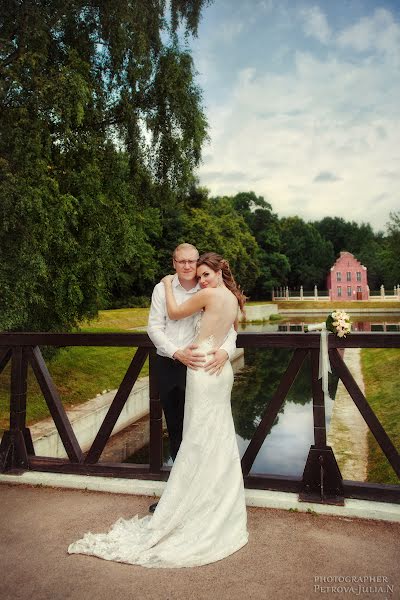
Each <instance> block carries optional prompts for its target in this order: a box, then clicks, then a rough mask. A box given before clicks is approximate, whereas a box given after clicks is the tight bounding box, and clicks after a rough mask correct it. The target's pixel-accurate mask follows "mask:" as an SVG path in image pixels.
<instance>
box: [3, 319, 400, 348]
mask: <svg viewBox="0 0 400 600" xmlns="http://www.w3.org/2000/svg"><path fill="white" fill-rule="evenodd" d="M316 320H318V319H316ZM328 342H329V347H330V348H400V333H399V332H396V331H390V332H389V331H388V332H382V331H373V332H357V333H355V332H354V333H351V334H350V335H349V336H348V337H346V338H339V337H336V336H334V335H330V336H329V337H328ZM319 343H320V336H319V333H317V332H312V333H303V332H301V331H298V332H297V331H291V332H287V331H277V332H272V333H270V332H268V333H261V332H245V331H244V332H239V333H238V336H237V342H236V345H237V347H238V348H254V347H259V348H267V347H270V348H319ZM1 346H8V347H17V346H56V347H64V346H110V347H112V346H120V347H142V348H153V347H154V346H153V343H152V341H151V340H150V338H149V337H148V335H147V333H129V332H127V333H125V332H118V333H112V332H110V333H43V332H5V333H0V347H1Z"/></svg>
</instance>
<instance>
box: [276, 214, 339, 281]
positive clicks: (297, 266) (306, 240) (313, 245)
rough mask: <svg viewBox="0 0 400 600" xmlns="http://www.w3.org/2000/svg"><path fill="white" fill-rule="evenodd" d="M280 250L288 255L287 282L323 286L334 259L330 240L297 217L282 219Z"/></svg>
mask: <svg viewBox="0 0 400 600" xmlns="http://www.w3.org/2000/svg"><path fill="white" fill-rule="evenodd" d="M280 226H281V239H282V251H283V253H284V254H285V255H286V256H287V258H288V259H289V263H290V273H289V276H288V282H289V286H291V287H295V288H299V287H300V285H303V286H304V287H305V289H311V288H313V287H314V285H317V286H318V287H319V288H320V289H321V288H322V289H326V276H327V274H328V272H329V269H330V267H331V266H332V264H333V261H334V252H333V247H332V244H331V242H329V241H327V240H325V239H324V238H323V237H322V236H321V235H320V233H319V232H318V230H317V229H316V228H315V227H314V226H313V225H312V224H311V223H305V222H304V221H303V219H300V218H299V217H287V218H284V219H281V221H280Z"/></svg>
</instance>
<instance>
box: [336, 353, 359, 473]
mask: <svg viewBox="0 0 400 600" xmlns="http://www.w3.org/2000/svg"><path fill="white" fill-rule="evenodd" d="M344 361H345V363H346V365H347V367H348V369H349V371H350V372H351V374H352V375H353V377H354V379H355V381H356V382H357V384H358V386H359V387H360V389H361V391H362V392H363V394H364V395H365V389H364V380H363V375H362V370H361V350H360V348H347V349H346V350H345V352H344ZM367 433H368V426H367V424H366V423H365V421H364V419H363V417H362V416H361V414H360V412H359V410H358V408H357V407H356V405H355V404H354V402H353V400H352V398H351V397H350V395H349V394H348V392H347V390H346V388H345V387H344V384H343V382H342V381H341V380H339V384H338V387H337V392H336V396H335V402H334V405H333V412H332V417H331V422H330V427H329V432H328V436H327V442H328V445H329V446H332V448H333V452H334V454H335V456H336V460H337V462H338V465H339V468H340V470H341V472H342V476H343V479H351V480H354V481H366V479H367V466H368V441H367Z"/></svg>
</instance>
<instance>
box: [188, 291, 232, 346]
mask: <svg viewBox="0 0 400 600" xmlns="http://www.w3.org/2000/svg"><path fill="white" fill-rule="evenodd" d="M207 296H208V298H207V303H206V305H205V307H204V312H203V316H202V319H201V321H200V329H199V331H198V334H197V336H196V338H195V340H194V341H195V343H199V344H200V343H201V342H203V341H204V340H207V339H209V338H210V337H211V336H212V337H213V338H214V345H215V347H216V348H219V347H220V346H221V344H223V342H224V340H225V338H226V336H227V335H228V332H229V330H230V328H231V327H232V325H233V324H234V323H235V321H236V319H237V313H238V301H237V299H236V296H234V294H232V292H230V291H229V290H228V288H226V287H225V286H221V287H217V288H213V289H208V290H207Z"/></svg>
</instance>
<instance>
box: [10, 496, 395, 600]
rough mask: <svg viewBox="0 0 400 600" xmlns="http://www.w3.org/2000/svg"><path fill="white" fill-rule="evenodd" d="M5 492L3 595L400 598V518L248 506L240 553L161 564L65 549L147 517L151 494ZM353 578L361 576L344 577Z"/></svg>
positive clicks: (36, 599) (103, 599)
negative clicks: (194, 563) (121, 520)
mask: <svg viewBox="0 0 400 600" xmlns="http://www.w3.org/2000/svg"><path fill="white" fill-rule="evenodd" d="M0 498H1V511H0V573H1V578H0V598H1V599H2V600H9V599H10V600H11V598H12V599H13V600H19V599H21V600H26V598H32V599H33V600H47V599H49V600H58V599H60V600H61V599H63V600H65V599H67V598H68V599H71V600H81V599H82V600H83V599H84V600H92V599H95V600H110V598H111V599H112V600H119V599H120V598H121V599H124V600H128V599H129V600H130V599H133V598H135V599H138V600H147V599H151V600H156V599H157V600H159V599H160V600H167V599H168V600H189V599H190V600H192V599H193V600H198V599H199V600H200V599H204V600H206V599H207V600H209V599H211V598H215V599H217V600H223V599H224V598H229V599H230V600H242V599H245V598H249V599H254V600H265V599H268V598H273V599H274V600H280V599H283V598H285V599H287V598H290V599H291V600H303V599H304V600H310V599H312V598H316V599H317V598H321V596H322V597H325V598H326V597H330V598H335V599H340V598H351V597H354V596H355V595H356V590H357V589H359V588H358V586H361V592H360V593H359V594H358V595H357V596H356V597H358V598H371V597H374V598H375V597H376V598H382V599H384V598H395V597H399V590H400V572H399V569H398V566H399V559H400V542H399V540H400V535H399V534H400V524H399V523H389V522H383V521H367V520H361V519H350V518H348V517H346V518H343V517H342V518H339V517H329V516H322V515H314V514H304V513H296V512H288V511H283V510H274V509H260V508H249V509H248V517H249V532H250V541H249V544H248V545H247V546H246V547H245V548H244V549H242V550H241V551H239V552H238V553H236V554H234V555H233V556H230V557H229V558H227V559H225V560H223V561H220V562H218V563H214V564H212V565H207V566H204V567H200V568H195V569H180V570H175V569H173V570H170V569H159V570H155V569H144V568H142V567H137V566H129V565H122V564H118V563H112V562H107V561H103V560H99V559H96V558H92V557H86V556H76V555H74V556H69V555H67V553H66V548H67V546H68V544H69V543H70V542H71V541H73V540H76V539H78V538H79V537H81V535H82V534H83V533H84V532H85V531H89V530H91V531H93V532H97V531H104V530H105V529H107V528H108V526H109V525H111V524H112V523H113V522H114V521H115V520H116V519H117V518H118V517H120V516H123V517H129V516H130V515H135V514H137V513H138V514H139V515H145V514H147V508H148V505H149V498H146V497H141V496H127V495H119V494H118V495H117V494H108V493H98V492H84V491H77V490H65V489H63V490H60V489H51V488H38V487H28V486H24V485H18V486H17V485H7V484H2V485H1V487H0ZM335 576H336V578H337V580H336V582H335V581H332V580H329V578H332V577H335ZM346 576H349V577H350V578H351V577H354V578H357V581H356V582H353V583H351V582H350V583H349V582H347V583H346V582H343V581H339V579H338V578H340V577H346ZM378 577H380V578H381V579H380V580H379V579H378ZM318 578H325V581H323V579H318ZM360 578H362V580H360ZM374 578H375V579H374ZM385 578H386V579H385ZM387 585H389V586H392V587H389V589H388V588H387V587H386V586H387ZM314 586H320V587H319V588H318V587H316V588H315V587H314ZM344 586H347V587H349V586H353V587H354V591H353V592H351V591H350V590H347V591H346V590H345V589H344ZM362 586H364V588H366V587H368V588H371V587H374V586H375V587H376V588H377V589H376V592H375V593H374V592H373V591H372V589H371V590H370V591H369V592H368V593H367V592H366V591H365V593H363V590H362ZM393 586H394V588H393ZM332 587H336V588H339V587H342V588H343V589H342V591H340V590H338V589H336V591H334V592H333V591H332V589H331V588H332ZM379 587H381V588H382V589H381V590H380V589H379ZM392 589H393V591H392Z"/></svg>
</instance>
